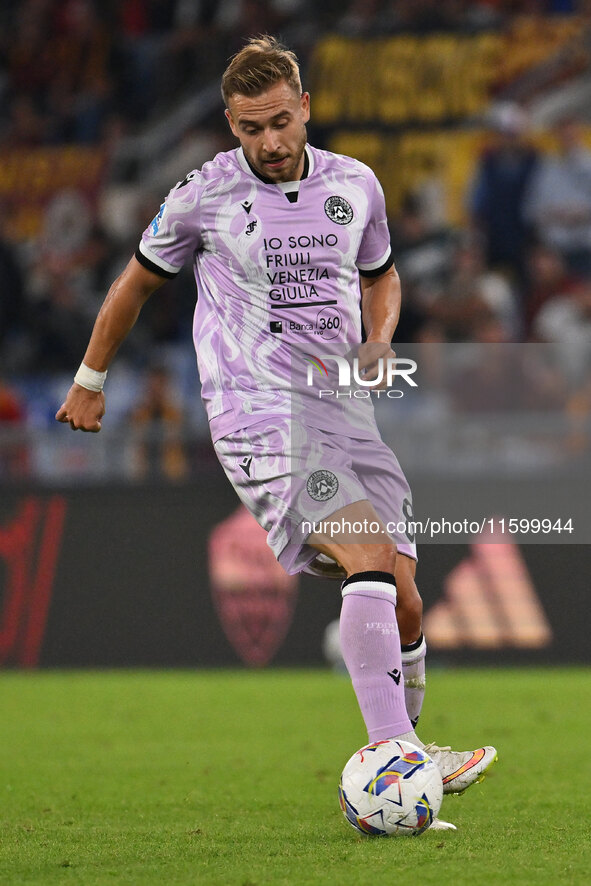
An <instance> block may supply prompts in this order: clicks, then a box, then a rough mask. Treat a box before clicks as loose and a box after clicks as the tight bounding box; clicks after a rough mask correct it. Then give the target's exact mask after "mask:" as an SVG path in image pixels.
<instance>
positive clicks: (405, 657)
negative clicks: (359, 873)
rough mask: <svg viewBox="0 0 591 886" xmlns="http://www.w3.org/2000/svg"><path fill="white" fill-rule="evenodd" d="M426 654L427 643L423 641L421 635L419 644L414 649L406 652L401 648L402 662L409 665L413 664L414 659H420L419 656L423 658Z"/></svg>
mask: <svg viewBox="0 0 591 886" xmlns="http://www.w3.org/2000/svg"><path fill="white" fill-rule="evenodd" d="M426 654H427V643H426V642H425V638H424V637H423V639H422V642H421V645H420V646H417V648H416V649H411V650H410V651H408V652H405V651H404V649H403V650H402V664H403V665H411V664H414V663H415V661H420V660H421V658H424V657H425V655H426Z"/></svg>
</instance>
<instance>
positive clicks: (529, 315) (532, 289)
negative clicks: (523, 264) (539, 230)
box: [524, 245, 579, 338]
mask: <svg viewBox="0 0 591 886" xmlns="http://www.w3.org/2000/svg"><path fill="white" fill-rule="evenodd" d="M578 285H579V278H578V277H576V276H575V275H574V274H572V273H571V272H569V271H568V269H567V267H566V264H565V261H564V258H563V257H562V255H561V254H560V252H558V250H556V249H552V248H550V247H548V246H543V245H537V246H534V247H532V249H531V251H530V253H529V256H528V285H527V288H526V290H525V305H524V311H525V333H526V338H530V337H531V335H532V329H533V327H534V324H535V321H536V318H537V315H538V313H539V311H540V310H541V309H542V307H543V306H544V304H546V302H549V301H551V300H556V299H561V298H566V297H568V296H570V295H571V294H573V293H574V292H575V291H576V289H577V287H578Z"/></svg>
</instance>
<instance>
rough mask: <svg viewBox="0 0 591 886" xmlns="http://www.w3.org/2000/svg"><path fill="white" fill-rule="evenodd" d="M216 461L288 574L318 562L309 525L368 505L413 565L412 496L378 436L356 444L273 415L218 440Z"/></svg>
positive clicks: (357, 440)
mask: <svg viewBox="0 0 591 886" xmlns="http://www.w3.org/2000/svg"><path fill="white" fill-rule="evenodd" d="M214 448H215V451H216V454H217V456H218V459H219V460H220V463H221V465H222V467H223V469H224V471H225V472H226V474H227V476H228V478H229V480H230V482H231V484H232V486H233V487H234V489H235V490H236V492H237V493H238V496H239V497H240V499H241V501H242V502H243V504H244V505H245V506H246V507H247V508H248V510H249V511H250V513H251V514H252V515H253V516H254V517H255V519H256V520H257V522H258V523H259V524H260V525H261V526H262V527H263V528H264V529H266V530H267V532H268V533H269V535H268V539H267V541H268V544H269V546H270V547H271V549H272V551H273V553H274V554H275V556H276V557H277V559H278V561H279V563H280V564H281V565H282V566H283V568H284V569H285V570H286V572H288V573H289V574H290V575H293V574H295V573H297V572H301V571H302V570H303V569H304V568H305V567H306V566H307V565H308V564H309V563H311V561H312V560H313V559H314V558H315V557H316V555H317V553H318V552H317V551H316V550H315V549H314V548H312V547H311V546H310V545H308V544H306V538H307V536H308V535H309V534H310V531H311V530H310V528H309V525H310V524H316V525H317V526H318V524H319V523H320V522H321V521H324V520H327V519H329V518H330V516H331V515H332V514H334V513H335V512H336V511H338V510H340V509H341V508H343V507H345V506H346V505H350V504H353V503H354V502H357V501H362V500H366V499H367V500H369V501H370V502H371V503H372V504H373V506H374V508H375V510H376V512H377V514H378V515H379V517H380V519H381V520H382V521H383V523H384V524H386V526H387V528H388V532H389V534H390V536H391V538H392V539H393V540H394V541H395V542H396V545H397V547H398V550H399V552H400V553H401V554H406V555H407V556H409V557H412V558H413V559H416V545H415V544H414V536H413V529H412V526H410V527H409V526H407V525H406V524H407V522H408V521H409V520H412V496H411V492H410V488H409V486H408V483H407V481H406V478H405V476H404V473H403V472H402V468H401V467H400V465H399V464H398V460H397V459H396V456H395V455H394V453H393V452H392V450H391V449H389V448H388V446H386V444H385V443H384V442H383V440H381V438H380V437H379V436H376V437H372V438H371V439H360V438H355V437H350V436H346V437H344V436H343V434H342V433H339V434H333V433H330V432H329V431H325V430H319V429H318V428H311V427H306V426H305V425H303V424H301V423H300V422H298V421H297V420H295V419H294V418H293V417H292V418H288V417H281V416H279V417H276V418H273V419H270V420H269V421H264V422H261V423H258V424H255V425H252V426H250V427H249V428H247V429H246V430H243V431H236V432H235V433H233V434H229V435H228V436H226V437H223V438H221V439H220V440H217V441H216V442H215V443H214Z"/></svg>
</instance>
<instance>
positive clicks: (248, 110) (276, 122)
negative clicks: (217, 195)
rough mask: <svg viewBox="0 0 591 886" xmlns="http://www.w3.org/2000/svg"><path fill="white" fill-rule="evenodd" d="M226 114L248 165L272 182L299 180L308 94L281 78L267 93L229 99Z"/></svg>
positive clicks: (308, 104) (307, 110) (307, 112)
mask: <svg viewBox="0 0 591 886" xmlns="http://www.w3.org/2000/svg"><path fill="white" fill-rule="evenodd" d="M226 117H227V118H228V122H229V124H230V129H231V130H232V132H233V133H234V135H235V136H236V137H237V138H238V139H240V144H241V145H242V149H243V151H244V153H245V155H246V158H247V159H248V161H249V163H250V165H251V166H252V167H253V168H254V169H256V171H257V172H258V173H259V174H260V175H262V176H264V177H265V178H268V179H271V181H273V182H290V181H298V180H299V179H300V178H301V175H302V172H303V170H304V146H305V144H306V123H307V122H308V120H309V119H310V96H309V94H308V93H307V92H304V94H303V95H298V93H297V92H295V90H294V89H292V87H291V86H290V85H289V84H288V83H287V82H286V81H285V80H281V81H280V82H279V83H276V84H275V85H274V86H272V87H271V88H270V89H268V90H267V91H266V92H262V93H261V94H260V95H256V96H254V97H249V96H246V95H240V94H236V95H233V96H231V97H230V99H229V100H228V110H227V111H226Z"/></svg>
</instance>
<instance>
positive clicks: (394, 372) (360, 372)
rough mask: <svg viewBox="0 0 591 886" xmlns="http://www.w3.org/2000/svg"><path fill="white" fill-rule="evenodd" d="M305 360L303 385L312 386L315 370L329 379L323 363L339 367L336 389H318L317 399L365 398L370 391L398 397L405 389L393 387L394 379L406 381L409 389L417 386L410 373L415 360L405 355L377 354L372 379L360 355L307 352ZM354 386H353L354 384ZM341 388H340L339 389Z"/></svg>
mask: <svg viewBox="0 0 591 886" xmlns="http://www.w3.org/2000/svg"><path fill="white" fill-rule="evenodd" d="M306 360H307V362H308V368H307V374H306V384H307V386H308V387H314V370H317V372H318V373H319V374H320V376H321V380H322V381H323V378H322V376H325V377H326V378H327V379H328V380H330V379H331V377H330V375H329V371H328V368H327V366H326V363H327V362H328V361H329V360H332V361H333V363H334V364H336V367H337V370H338V381H337V383H336V387H337V388H338V389H339V390H335V389H321V390H319V391H318V397H319V399H323V398H325V397H349V398H351V397H353V398H355V399H364V398H367V397H369V396H370V395H371V394H375V395H376V396H378V397H380V396H381V395H384V396H385V397H390V398H393V399H400V397H403V396H404V391H401V390H395V389H393V388H392V385H393V384H394V381H396V382H401V381H403V382H405V383H406V384H407V385H409V386H410V387H412V388H416V387H418V385H417V382H416V381H415V380H414V379H413V378H411V376H412V375H413V374H414V373H415V372H416V370H417V363H416V361H415V360H411V359H409V358H407V357H386V358H384V357H379V358H378V360H377V361H376V366H377V372H376V373H375V378H367V377H366V371H365V369H363V368H360V366H359V358H358V357H353V359H349V358H347V357H343V356H339V355H336V354H322V355H321V356H320V357H314V356H311V355H309V354H308V355H306ZM356 386H357V388H356V389H355V387H356ZM341 389H342V390H341Z"/></svg>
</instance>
